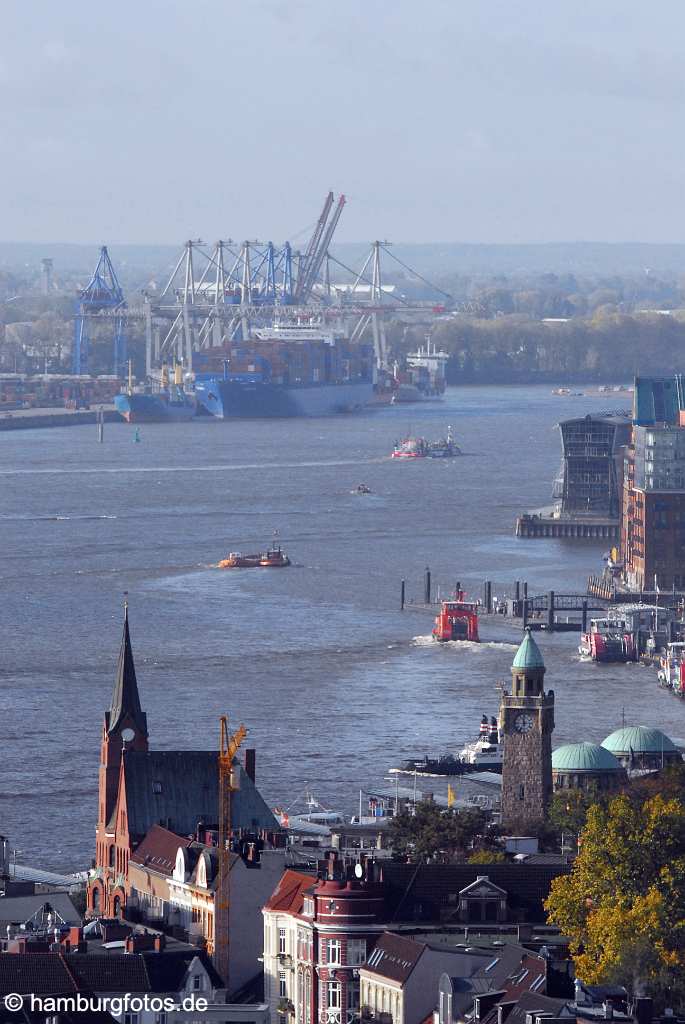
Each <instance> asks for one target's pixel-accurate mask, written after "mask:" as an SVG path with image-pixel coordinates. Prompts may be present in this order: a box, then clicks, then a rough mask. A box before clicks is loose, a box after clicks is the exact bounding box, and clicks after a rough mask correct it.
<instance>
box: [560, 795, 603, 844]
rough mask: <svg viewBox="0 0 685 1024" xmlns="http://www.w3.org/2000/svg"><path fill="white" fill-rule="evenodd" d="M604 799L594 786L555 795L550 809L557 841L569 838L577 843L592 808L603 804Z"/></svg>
mask: <svg viewBox="0 0 685 1024" xmlns="http://www.w3.org/2000/svg"><path fill="white" fill-rule="evenodd" d="M603 799H604V797H603V794H602V793H600V791H599V790H598V789H597V788H596V787H594V786H593V787H590V788H588V789H567V790H565V791H564V790H561V791H560V792H557V793H555V794H554V796H553V797H552V803H551V805H550V808H549V823H550V825H551V826H552V828H553V829H554V833H555V836H556V838H557V840H561V837H562V836H563V837H564V838H566V836H569V837H573V840H574V841H575V840H576V839H577V838H578V836H579V835H580V833H581V832H582V831H583V829H584V828H585V822H586V821H587V814H588V811H589V809H590V807H592V806H593V804H596V803H600V804H601V803H602V802H603Z"/></svg>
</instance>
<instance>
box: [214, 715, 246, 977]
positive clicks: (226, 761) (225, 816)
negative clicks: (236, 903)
mask: <svg viewBox="0 0 685 1024" xmlns="http://www.w3.org/2000/svg"><path fill="white" fill-rule="evenodd" d="M246 736H247V729H246V728H245V726H244V725H241V726H239V727H238V729H237V730H236V731H235V732H234V733H233V734H232V735H231V734H229V730H228V717H227V716H226V715H222V716H221V718H220V719H219V873H218V879H217V886H216V896H215V906H214V964H215V966H216V969H217V972H218V973H219V974H220V975H221V978H222V979H223V982H224V984H225V986H226V987H227V988H228V972H229V916H230V902H231V901H230V873H231V798H232V795H233V793H235V792H236V790H237V789H238V788H239V786H238V771H239V765H238V764H236V763H235V759H236V754H237V753H238V750H239V749H240V746H241V744H242V742H243V740H244V739H245V737H246Z"/></svg>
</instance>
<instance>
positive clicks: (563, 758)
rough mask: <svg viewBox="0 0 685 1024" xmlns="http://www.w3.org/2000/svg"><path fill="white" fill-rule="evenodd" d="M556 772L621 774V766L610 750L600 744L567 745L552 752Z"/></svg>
mask: <svg viewBox="0 0 685 1024" xmlns="http://www.w3.org/2000/svg"><path fill="white" fill-rule="evenodd" d="M552 770H553V771H555V772H619V771H621V765H620V764H619V762H618V760H617V759H616V758H615V757H614V755H613V754H612V753H611V751H610V750H608V749H607V748H606V747H601V746H600V745H599V744H598V743H567V744H566V745H565V746H563V747H557V749H556V750H554V751H552Z"/></svg>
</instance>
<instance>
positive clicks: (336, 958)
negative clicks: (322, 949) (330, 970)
mask: <svg viewBox="0 0 685 1024" xmlns="http://www.w3.org/2000/svg"><path fill="white" fill-rule="evenodd" d="M326 962H327V963H329V964H341V963H342V960H341V958H340V939H328V940H327V942H326Z"/></svg>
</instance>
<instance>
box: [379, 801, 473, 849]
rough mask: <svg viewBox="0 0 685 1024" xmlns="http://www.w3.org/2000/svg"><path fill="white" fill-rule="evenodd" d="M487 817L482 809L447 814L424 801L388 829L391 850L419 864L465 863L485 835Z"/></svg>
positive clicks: (397, 817)
mask: <svg viewBox="0 0 685 1024" xmlns="http://www.w3.org/2000/svg"><path fill="white" fill-rule="evenodd" d="M486 828H487V815H486V814H485V812H484V811H481V810H479V809H478V808H473V809H471V808H469V809H468V810H463V811H454V810H444V809H443V808H441V807H438V805H437V804H436V803H434V802H433V801H432V800H422V801H421V802H420V803H418V804H417V805H416V808H415V809H414V812H413V813H412V812H411V811H410V810H406V811H403V812H402V813H401V814H397V815H396V816H395V817H394V818H393V819H392V821H391V822H390V826H389V829H388V833H389V836H388V838H389V841H390V846H391V848H392V850H393V852H394V854H395V855H396V856H398V857H402V858H406V859H408V860H411V861H413V862H415V863H426V862H427V861H440V862H449V861H453V860H463V859H464V856H465V854H466V851H467V850H469V849H470V848H471V846H472V845H473V843H474V841H475V839H476V837H478V836H482V835H484V834H485V832H486Z"/></svg>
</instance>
